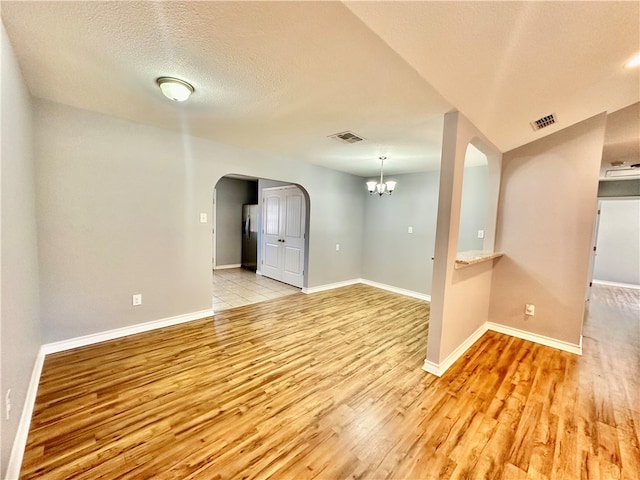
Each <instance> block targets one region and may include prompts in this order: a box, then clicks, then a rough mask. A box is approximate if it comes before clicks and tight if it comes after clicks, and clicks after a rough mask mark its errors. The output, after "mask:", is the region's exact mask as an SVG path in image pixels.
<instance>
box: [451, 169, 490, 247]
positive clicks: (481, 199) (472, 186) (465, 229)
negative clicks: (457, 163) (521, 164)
mask: <svg viewBox="0 0 640 480" xmlns="http://www.w3.org/2000/svg"><path fill="white" fill-rule="evenodd" d="M488 202H489V167H488V166H486V165H482V166H477V167H466V166H465V168H464V178H463V179H462V204H461V206H460V231H459V233H458V251H459V252H466V251H469V250H482V245H483V243H484V239H482V238H478V230H486V229H487V208H488Z"/></svg>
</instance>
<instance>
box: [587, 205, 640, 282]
mask: <svg viewBox="0 0 640 480" xmlns="http://www.w3.org/2000/svg"><path fill="white" fill-rule="evenodd" d="M597 246H598V249H597V255H596V261H595V266H594V270H593V279H594V280H603V281H607V282H617V283H629V284H632V285H640V199H639V198H635V199H626V200H603V201H602V202H601V203H600V224H599V226H598V241H597Z"/></svg>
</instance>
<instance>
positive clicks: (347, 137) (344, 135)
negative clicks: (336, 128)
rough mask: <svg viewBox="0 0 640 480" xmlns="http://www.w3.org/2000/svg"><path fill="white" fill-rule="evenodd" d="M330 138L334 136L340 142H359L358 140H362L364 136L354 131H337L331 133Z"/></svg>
mask: <svg viewBox="0 0 640 480" xmlns="http://www.w3.org/2000/svg"><path fill="white" fill-rule="evenodd" d="M329 138H333V139H335V140H338V141H339V142H343V143H357V142H361V141H362V140H364V138H362V137H359V136H358V135H356V134H355V133H353V132H349V131H346V132H340V133H335V134H333V135H329Z"/></svg>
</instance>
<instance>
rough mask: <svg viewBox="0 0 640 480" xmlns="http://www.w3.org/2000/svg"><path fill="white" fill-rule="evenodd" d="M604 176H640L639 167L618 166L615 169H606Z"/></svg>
mask: <svg viewBox="0 0 640 480" xmlns="http://www.w3.org/2000/svg"><path fill="white" fill-rule="evenodd" d="M604 176H605V177H609V178H613V177H617V178H620V177H637V176H640V169H637V168H619V169H617V170H607V173H605V174H604Z"/></svg>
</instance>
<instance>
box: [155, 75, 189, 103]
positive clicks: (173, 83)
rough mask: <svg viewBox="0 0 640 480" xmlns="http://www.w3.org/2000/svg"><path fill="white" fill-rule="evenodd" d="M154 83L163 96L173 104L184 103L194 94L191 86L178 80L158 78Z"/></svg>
mask: <svg viewBox="0 0 640 480" xmlns="http://www.w3.org/2000/svg"><path fill="white" fill-rule="evenodd" d="M156 81H157V82H158V86H159V87H160V90H162V93H163V94H164V96H165V97H167V98H168V99H170V100H173V101H174V102H184V101H185V100H186V99H187V98H189V97H190V96H191V94H192V93H193V92H194V88H193V86H192V85H190V84H188V83H187V82H185V81H184V80H180V79H178V78H171V77H160V78H159V79H158V80H156Z"/></svg>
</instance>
